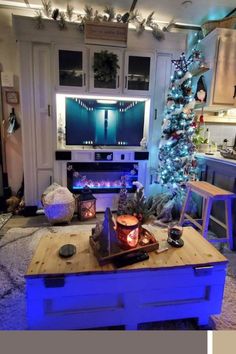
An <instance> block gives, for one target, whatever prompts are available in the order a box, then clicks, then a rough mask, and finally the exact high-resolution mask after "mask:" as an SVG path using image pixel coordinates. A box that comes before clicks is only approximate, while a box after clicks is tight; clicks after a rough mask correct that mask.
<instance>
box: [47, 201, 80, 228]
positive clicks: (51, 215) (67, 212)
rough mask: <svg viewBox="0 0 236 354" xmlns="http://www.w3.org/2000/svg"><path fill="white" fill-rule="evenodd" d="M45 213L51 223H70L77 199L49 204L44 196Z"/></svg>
mask: <svg viewBox="0 0 236 354" xmlns="http://www.w3.org/2000/svg"><path fill="white" fill-rule="evenodd" d="M42 204H43V207H44V212H45V215H46V217H47V219H48V221H49V222H50V224H52V225H54V224H58V223H64V222H67V223H69V222H70V221H71V219H72V218H73V215H74V212H75V200H73V201H71V202H69V203H64V204H47V203H45V202H44V200H43V198H42Z"/></svg>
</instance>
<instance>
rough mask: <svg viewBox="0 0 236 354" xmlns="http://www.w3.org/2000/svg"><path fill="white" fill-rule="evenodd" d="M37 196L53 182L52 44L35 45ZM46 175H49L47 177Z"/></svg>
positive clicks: (39, 196)
mask: <svg viewBox="0 0 236 354" xmlns="http://www.w3.org/2000/svg"><path fill="white" fill-rule="evenodd" d="M33 63H34V71H33V74H34V107H35V145H36V149H35V151H36V168H37V180H38V182H37V187H38V188H37V196H38V200H40V198H41V193H42V191H43V190H44V189H45V188H46V187H48V186H49V185H50V182H52V168H53V141H52V126H53V124H52V123H53V122H52V112H51V71H50V46H49V45H44V44H42V45H41V44H40V45H35V46H33ZM45 175H46V176H49V177H47V178H45Z"/></svg>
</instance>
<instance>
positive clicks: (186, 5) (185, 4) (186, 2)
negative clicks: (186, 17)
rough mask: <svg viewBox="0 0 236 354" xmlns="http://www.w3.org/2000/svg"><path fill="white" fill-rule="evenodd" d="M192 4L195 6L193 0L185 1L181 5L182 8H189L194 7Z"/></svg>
mask: <svg viewBox="0 0 236 354" xmlns="http://www.w3.org/2000/svg"><path fill="white" fill-rule="evenodd" d="M192 4H193V2H192V1H191V0H185V1H183V2H182V3H181V6H183V7H188V6H190V5H192Z"/></svg>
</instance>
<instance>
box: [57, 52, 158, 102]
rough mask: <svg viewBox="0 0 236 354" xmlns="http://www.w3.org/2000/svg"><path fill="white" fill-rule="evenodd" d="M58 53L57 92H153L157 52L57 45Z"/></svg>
mask: <svg viewBox="0 0 236 354" xmlns="http://www.w3.org/2000/svg"><path fill="white" fill-rule="evenodd" d="M55 57H56V65H55V79H56V83H55V85H56V90H57V91H58V92H66V93H70V92H71V93H81V92H89V93H98V94H122V93H124V94H129V95H134V94H135V95H150V94H151V92H152V89H153V87H154V78H155V75H154V73H153V72H154V58H155V54H154V53H151V52H143V53H140V52H138V51H126V50H124V49H122V48H113V47H105V46H104V47H101V46H89V47H74V46H73V47H69V46H66V47H65V46H55Z"/></svg>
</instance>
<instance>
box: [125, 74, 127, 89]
mask: <svg viewBox="0 0 236 354" xmlns="http://www.w3.org/2000/svg"><path fill="white" fill-rule="evenodd" d="M125 88H127V76H125Z"/></svg>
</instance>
